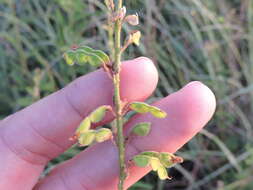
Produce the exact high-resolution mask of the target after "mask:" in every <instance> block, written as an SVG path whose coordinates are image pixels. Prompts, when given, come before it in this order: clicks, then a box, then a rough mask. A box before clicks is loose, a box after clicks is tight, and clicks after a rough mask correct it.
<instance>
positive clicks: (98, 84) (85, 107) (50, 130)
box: [0, 57, 158, 190]
mask: <svg viewBox="0 0 253 190" xmlns="http://www.w3.org/2000/svg"><path fill="white" fill-rule="evenodd" d="M157 78H158V75H157V70H156V68H155V66H154V65H153V63H152V61H151V60H149V59H148V58H143V57H142V58H138V59H135V60H132V61H127V62H125V63H124V64H123V65H122V71H121V85H122V87H121V95H122V97H121V98H122V99H123V100H125V101H134V100H143V99H145V98H146V97H148V96H149V95H150V94H151V93H152V92H153V90H154V89H155V87H156V84H157ZM136 89H138V90H136ZM112 95H113V87H112V82H111V80H110V79H109V77H108V76H107V74H106V73H105V72H103V71H102V70H98V71H96V72H92V73H90V74H88V75H86V76H83V77H81V78H79V79H77V80H76V81H74V82H73V83H71V84H70V85H68V86H67V87H66V88H64V89H62V90H60V91H58V92H56V93H54V94H52V95H50V96H48V97H46V98H44V99H42V100H40V101H39V102H37V103H35V104H33V105H32V106H30V107H28V108H26V109H24V110H22V111H20V112H18V113H16V114H14V115H12V116H10V117H8V118H7V119H5V120H3V121H2V122H1V123H0V125H1V127H0V153H1V155H4V157H3V156H1V158H0V179H1V180H0V189H8V187H9V189H13V190H15V189H29V188H25V187H27V186H31V184H32V183H33V184H34V183H35V181H36V180H37V177H38V175H39V174H40V172H41V171H42V170H43V167H44V165H45V164H46V163H47V162H48V161H49V160H50V159H52V158H53V157H55V156H57V155H59V154H60V153H62V152H64V151H65V149H67V148H68V147H69V146H70V145H71V142H70V141H69V140H68V139H69V137H70V136H71V135H73V133H74V131H75V128H76V127H77V125H78V124H79V123H80V121H81V120H82V119H83V117H84V116H86V115H87V114H88V113H89V112H91V111H92V110H93V109H95V108H97V107H98V106H100V105H105V104H112ZM9 176H11V177H10V178H9ZM2 179H4V180H2ZM3 187H5V188H3ZM23 187H24V188H23ZM30 189H31V188H30Z"/></svg>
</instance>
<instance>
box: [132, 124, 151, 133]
mask: <svg viewBox="0 0 253 190" xmlns="http://www.w3.org/2000/svg"><path fill="white" fill-rule="evenodd" d="M150 129H151V123H147V122H146V123H138V124H137V125H135V126H134V127H133V129H132V133H134V134H136V135H139V136H146V135H148V134H149V132H150Z"/></svg>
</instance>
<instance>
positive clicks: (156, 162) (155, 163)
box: [150, 157, 162, 171]
mask: <svg viewBox="0 0 253 190" xmlns="http://www.w3.org/2000/svg"><path fill="white" fill-rule="evenodd" d="M150 165H151V167H152V170H153V171H157V170H158V168H160V167H161V166H162V164H161V163H160V160H159V159H158V158H154V157H152V158H151V159H150Z"/></svg>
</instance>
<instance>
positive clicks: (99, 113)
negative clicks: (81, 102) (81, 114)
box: [89, 106, 109, 123]
mask: <svg viewBox="0 0 253 190" xmlns="http://www.w3.org/2000/svg"><path fill="white" fill-rule="evenodd" d="M108 109H109V106H100V107H99V108H97V109H96V110H95V111H93V112H92V113H91V114H90V116H89V118H90V120H91V122H93V123H98V122H100V121H101V120H102V119H103V118H104V116H105V113H106V111H107V110H108Z"/></svg>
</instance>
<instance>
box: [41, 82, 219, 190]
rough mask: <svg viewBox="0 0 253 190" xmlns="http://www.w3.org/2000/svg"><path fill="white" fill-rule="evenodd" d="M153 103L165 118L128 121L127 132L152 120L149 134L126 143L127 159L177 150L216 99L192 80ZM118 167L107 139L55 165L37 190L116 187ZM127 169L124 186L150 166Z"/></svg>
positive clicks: (198, 126)
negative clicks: (150, 152)
mask: <svg viewBox="0 0 253 190" xmlns="http://www.w3.org/2000/svg"><path fill="white" fill-rule="evenodd" d="M155 105H156V106H159V107H161V108H162V109H164V110H165V111H166V112H167V113H168V116H167V118H165V119H156V118H153V117H152V116H151V115H149V114H145V115H138V116H135V117H134V118H132V119H131V121H130V122H128V123H127V125H126V128H125V132H126V133H128V132H129V130H130V129H131V127H132V126H134V124H136V123H138V122H143V121H145V122H147V121H148V122H151V123H152V130H151V132H150V134H149V135H148V136H146V137H138V138H134V139H132V140H131V141H130V142H129V144H127V146H126V154H127V160H129V159H131V158H132V157H133V156H134V155H136V154H138V153H140V152H141V151H150V150H153V151H166V152H175V151H176V150H178V149H179V148H180V147H182V146H183V145H184V144H185V143H186V142H187V141H189V140H190V139H191V138H192V137H193V136H194V135H195V134H196V133H197V132H198V131H200V130H201V128H202V127H203V126H204V125H205V124H206V123H207V122H208V121H209V120H210V118H211V117H212V115H213V113H214V110H215V98H214V95H213V93H212V92H211V91H210V90H209V89H208V88H207V87H206V86H204V85H203V84H202V83H199V82H192V83H190V84H188V85H187V86H186V87H184V88H183V89H182V90H180V91H178V92H177V93H174V94H172V95H170V96H168V97H166V98H164V99H162V100H161V101H159V102H157V103H155ZM118 170H119V169H118V155H117V148H116V147H115V145H114V144H113V143H112V142H111V141H107V142H104V143H100V144H97V145H94V146H93V147H90V148H88V149H86V150H85V151H84V152H82V153H81V154H79V155H78V156H76V157H75V158H73V159H71V160H69V161H67V162H65V163H64V164H62V165H60V166H59V167H57V168H56V169H55V170H53V172H52V173H51V174H50V175H49V176H48V177H46V178H45V179H44V180H43V181H42V182H41V183H40V184H39V185H38V186H37V188H36V189H37V190H47V189H51V188H52V187H53V188H54V190H61V189H69V190H72V189H73V190H74V189H85V190H90V189H92V190H100V189H103V190H116V189H117V182H118ZM128 171H129V177H128V178H127V180H126V184H125V186H126V187H129V186H131V185H132V184H134V183H135V182H136V181H137V180H139V179H140V178H141V177H143V176H144V175H145V174H146V173H147V172H149V171H150V168H139V167H136V166H134V165H130V166H129V168H128Z"/></svg>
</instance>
